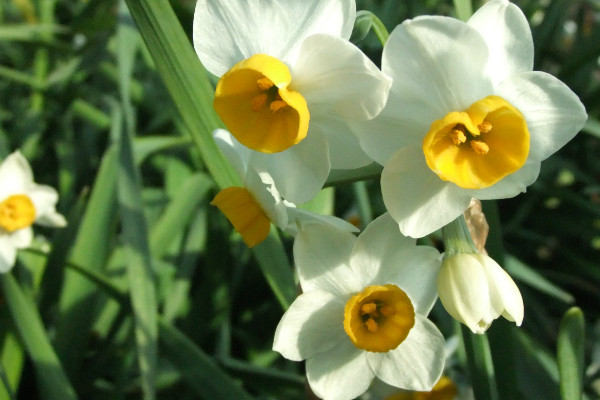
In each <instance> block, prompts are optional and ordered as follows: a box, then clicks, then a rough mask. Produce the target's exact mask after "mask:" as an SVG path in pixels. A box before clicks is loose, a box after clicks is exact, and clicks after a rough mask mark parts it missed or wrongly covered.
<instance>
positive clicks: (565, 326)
mask: <svg viewBox="0 0 600 400" xmlns="http://www.w3.org/2000/svg"><path fill="white" fill-rule="evenodd" d="M584 346H585V321H584V319H583V312H582V311H581V309H580V308H579V307H573V308H571V309H569V310H568V311H567V312H566V313H565V315H564V317H563V319H562V320H561V322H560V328H559V330H558V342H557V361H558V372H559V374H560V394H561V396H562V399H563V400H577V399H581V396H582V390H583V372H584V370H583V366H584V364H583V361H584V360H583V356H584Z"/></svg>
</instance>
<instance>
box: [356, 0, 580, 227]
mask: <svg viewBox="0 0 600 400" xmlns="http://www.w3.org/2000/svg"><path fill="white" fill-rule="evenodd" d="M532 69H533V41H532V37H531V31H530V29H529V25H528V23H527V20H526V18H525V16H524V15H523V13H522V12H521V11H520V10H519V8H517V7H516V6H515V5H513V4H511V3H509V2H508V1H506V0H492V1H490V2H488V3H486V4H485V5H484V6H483V7H481V8H480V9H479V10H478V11H477V12H476V13H475V14H474V15H473V16H472V17H471V18H470V19H469V20H468V21H467V22H466V23H464V22H461V21H459V20H456V19H452V18H447V17H440V16H425V17H419V18H415V19H413V20H408V21H405V22H403V23H402V24H401V25H399V26H398V27H396V29H394V31H393V32H392V34H391V35H390V38H389V40H388V41H387V43H386V45H385V47H384V51H383V59H382V70H383V72H384V73H386V74H387V75H389V76H391V77H392V78H393V84H392V89H391V91H390V96H389V99H388V103H387V105H386V107H385V109H384V110H383V111H382V112H381V114H380V115H379V116H378V117H377V118H375V119H374V120H372V121H369V122H366V123H360V124H358V127H357V129H356V132H357V134H358V135H359V139H360V143H361V146H362V147H363V149H364V150H365V152H366V153H367V154H369V155H370V156H371V157H372V158H373V159H374V160H375V161H377V162H378V163H380V164H382V165H384V170H383V173H382V176H381V186H382V193H383V200H384V202H385V205H386V207H387V209H388V211H389V212H390V214H391V215H392V216H393V218H394V219H395V220H396V221H397V222H398V224H399V225H400V230H401V231H402V232H403V233H404V234H405V235H409V236H412V237H422V236H425V235H427V234H429V233H431V232H433V231H435V230H437V229H439V228H441V227H442V226H444V225H446V224H448V223H449V222H451V221H453V220H454V219H456V218H457V217H458V216H459V215H460V214H461V213H462V212H463V211H464V210H465V209H466V208H467V206H468V204H469V201H470V200H471V198H472V197H473V198H477V199H480V200H486V199H500V198H507V197H513V196H516V195H517V194H519V193H521V192H524V191H525V188H526V187H527V186H529V185H531V184H532V183H533V182H534V181H535V180H536V179H537V176H538V174H539V171H540V163H541V161H543V160H544V159H546V158H548V157H549V156H550V155H551V154H553V153H554V152H556V151H557V150H558V149H560V148H561V147H562V146H563V145H564V144H565V143H567V142H568V141H569V140H571V139H572V138H573V136H575V134H576V133H577V132H578V131H579V130H580V129H581V127H582V126H583V124H584V122H585V120H586V118H587V115H586V112H585V109H584V107H583V105H582V104H581V102H580V101H579V99H578V98H577V96H576V95H575V94H574V93H573V92H572V91H571V90H570V89H569V88H568V87H567V86H566V85H565V84H563V83H562V82H560V81H559V80H558V79H556V78H555V77H553V76H551V75H549V74H547V73H544V72H539V71H532ZM355 125H356V124H355Z"/></svg>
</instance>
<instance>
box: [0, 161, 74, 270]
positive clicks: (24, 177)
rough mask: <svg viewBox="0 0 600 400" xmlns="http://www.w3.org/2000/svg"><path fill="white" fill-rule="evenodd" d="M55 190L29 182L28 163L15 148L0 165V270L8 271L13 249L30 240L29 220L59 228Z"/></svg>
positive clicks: (59, 219) (10, 265)
mask: <svg viewBox="0 0 600 400" xmlns="http://www.w3.org/2000/svg"><path fill="white" fill-rule="evenodd" d="M57 201H58V193H57V192H56V190H54V189H53V188H52V187H50V186H46V185H38V184H37V183H35V182H34V181H33V173H32V172H31V167H30V166H29V163H28V162H27V160H26V159H25V157H23V156H22V155H21V153H20V152H19V151H18V150H17V151H15V152H14V153H12V154H11V155H9V156H8V157H6V159H5V160H4V161H3V162H2V164H1V165H0V273H4V272H8V271H9V270H10V269H11V268H12V267H13V265H14V264H15V260H16V257H17V249H23V248H26V247H28V246H29V245H30V244H31V241H32V240H33V229H32V228H31V225H32V224H33V223H36V224H39V225H45V226H50V227H55V228H59V227H63V226H65V225H66V224H67V221H66V220H65V218H64V217H63V216H62V215H61V214H58V213H57V212H56V209H55V207H56V202H57Z"/></svg>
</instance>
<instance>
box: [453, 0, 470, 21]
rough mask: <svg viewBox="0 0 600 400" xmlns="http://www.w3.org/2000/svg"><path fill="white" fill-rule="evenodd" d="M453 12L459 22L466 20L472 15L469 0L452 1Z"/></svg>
mask: <svg viewBox="0 0 600 400" xmlns="http://www.w3.org/2000/svg"><path fill="white" fill-rule="evenodd" d="M454 12H455V13H456V17H457V18H458V19H460V20H461V21H466V20H468V19H469V18H470V17H471V15H473V5H472V4H471V0H454Z"/></svg>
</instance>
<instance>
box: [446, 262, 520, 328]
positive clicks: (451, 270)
mask: <svg viewBox="0 0 600 400" xmlns="http://www.w3.org/2000/svg"><path fill="white" fill-rule="evenodd" d="M437 282H438V294H439V296H440V300H441V301H442V304H443V305H444V308H445V309H446V311H448V313H449V314H450V315H452V316H453V317H454V318H455V319H456V320H458V321H460V322H462V323H463V324H465V325H466V326H468V327H469V329H470V330H471V331H473V333H484V332H485V331H486V330H487V329H488V328H489V327H490V325H491V324H492V322H493V321H494V320H495V319H496V318H498V317H500V316H503V317H504V318H506V319H507V320H509V321H513V322H515V323H516V324H517V326H521V323H522V322H523V313H524V311H523V298H522V297H521V292H519V288H518V287H517V285H515V282H514V281H513V280H512V278H511V277H510V276H509V275H508V274H507V273H506V272H505V271H504V270H503V269H502V267H500V266H499V265H498V263H496V261H494V260H493V259H491V258H490V257H488V256H486V255H483V254H475V253H459V254H454V255H450V256H448V257H446V258H445V259H444V262H443V263H442V268H441V269H440V273H439V275H438V281H437Z"/></svg>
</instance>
